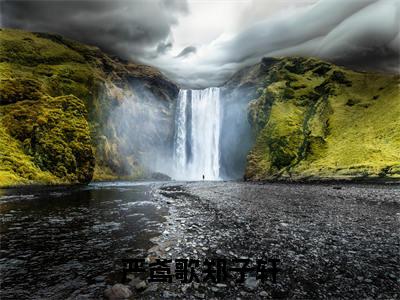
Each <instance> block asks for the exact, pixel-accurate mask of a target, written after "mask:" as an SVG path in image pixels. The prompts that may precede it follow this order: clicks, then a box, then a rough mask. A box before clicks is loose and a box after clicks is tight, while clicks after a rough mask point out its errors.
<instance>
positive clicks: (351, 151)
mask: <svg viewBox="0 0 400 300" xmlns="http://www.w3.org/2000/svg"><path fill="white" fill-rule="evenodd" d="M261 64H264V65H266V67H267V69H268V70H267V71H266V72H264V74H261V76H259V77H258V79H257V80H256V82H257V83H258V84H259V86H261V87H260V88H258V90H257V92H256V97H255V98H256V99H255V100H253V101H251V102H250V104H249V109H248V118H249V122H250V123H251V126H252V128H253V130H254V132H255V136H256V139H255V144H254V146H253V148H252V150H251V151H250V153H249V155H248V156H247V166H246V172H245V179H247V180H268V179H312V178H318V179H321V178H323V179H326V178H335V179H341V178H354V177H362V178H365V177H391V178H399V177H400V130H398V128H399V126H400V94H399V83H400V81H399V76H398V75H387V74H372V73H359V72H353V71H350V70H347V69H344V68H341V67H338V66H335V65H332V64H329V63H326V62H323V61H320V60H316V59H312V58H308V59H306V58H296V57H295V58H284V59H264V60H263V62H262V63H261ZM252 70H254V69H252ZM239 77H240V78H246V77H249V75H248V72H247V73H246V72H245V73H244V74H241V75H240V76H239ZM239 81H240V80H239ZM253 86H254V87H255V88H256V85H255V84H254V85H253ZM253 89H254V88H253Z"/></svg>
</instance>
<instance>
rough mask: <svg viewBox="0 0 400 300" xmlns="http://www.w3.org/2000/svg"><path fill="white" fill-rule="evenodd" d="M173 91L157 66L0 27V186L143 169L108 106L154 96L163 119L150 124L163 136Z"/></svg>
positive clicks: (162, 138) (169, 128) (79, 180)
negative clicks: (137, 62)
mask: <svg viewBox="0 0 400 300" xmlns="http://www.w3.org/2000/svg"><path fill="white" fill-rule="evenodd" d="M177 93H178V88H177V86H176V85H175V84H174V83H172V82H171V81H169V80H168V79H166V78H165V77H164V76H163V75H162V74H161V73H160V72H159V71H157V70H156V69H154V68H151V67H148V66H143V65H138V64H134V63H128V62H125V61H122V60H120V59H118V58H115V57H112V56H109V55H107V54H105V53H103V52H102V51H100V50H99V49H98V48H96V47H91V46H87V45H83V44H80V43H77V42H75V41H71V40H68V39H65V38H63V37H61V36H59V35H52V34H44V33H30V32H25V31H21V30H11V29H0V186H8V185H15V184H24V183H47V184H51V183H57V184H60V183H87V182H89V181H90V180H92V179H98V180H101V179H114V178H121V177H130V178H137V177H140V176H143V174H144V173H145V172H146V170H145V169H144V168H143V166H142V165H141V163H140V161H139V159H138V156H140V153H139V152H140V151H141V149H138V148H137V147H136V148H135V147H134V146H132V145H126V141H125V139H124V138H123V136H121V132H120V130H118V129H119V127H118V126H119V124H118V119H117V118H115V117H113V115H112V113H113V111H115V110H116V109H119V107H121V106H122V105H123V103H124V102H126V101H128V100H127V99H130V100H129V101H132V103H137V102H138V101H139V100H140V101H143V102H146V101H157V105H156V106H155V108H154V109H155V110H156V113H157V114H158V115H159V116H160V118H161V119H160V123H161V124H160V126H159V127H158V126H154V127H152V128H150V129H149V131H150V133H151V134H152V135H153V136H157V137H158V138H159V140H160V141H159V142H160V143H163V142H167V141H169V140H170V136H171V135H172V134H173V124H172V121H171V120H172V119H173V118H171V115H172V114H173V111H174V101H172V100H173V99H175V97H176V95H177ZM154 99H156V100H154ZM135 101H136V102H135ZM158 115H157V116H158ZM130 129H132V128H130ZM130 134H137V135H138V134H141V133H140V132H137V133H135V132H131V133H130ZM145 134H147V135H149V132H145ZM148 143H150V144H155V145H157V143H155V142H154V140H150V141H149V142H148Z"/></svg>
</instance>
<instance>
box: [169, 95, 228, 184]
mask: <svg viewBox="0 0 400 300" xmlns="http://www.w3.org/2000/svg"><path fill="white" fill-rule="evenodd" d="M220 123H221V106H220V90H219V88H215V87H213V88H207V89H204V90H181V91H180V92H179V96H178V103H177V108H176V118H175V140H174V162H175V171H174V174H175V175H174V177H175V179H180V180H201V179H202V176H203V175H204V176H205V179H206V180H218V179H220V177H219V172H220V150H219V138H220Z"/></svg>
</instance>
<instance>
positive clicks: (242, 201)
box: [128, 182, 400, 299]
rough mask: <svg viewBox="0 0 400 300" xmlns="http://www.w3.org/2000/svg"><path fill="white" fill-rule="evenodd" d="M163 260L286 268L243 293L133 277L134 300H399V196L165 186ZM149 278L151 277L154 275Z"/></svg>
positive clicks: (151, 255)
mask: <svg viewBox="0 0 400 300" xmlns="http://www.w3.org/2000/svg"><path fill="white" fill-rule="evenodd" d="M157 194H158V196H157V199H158V201H160V203H163V205H167V206H168V207H169V216H168V217H167V222H165V223H164V225H163V229H162V231H163V233H162V235H161V236H159V237H156V238H154V239H153V240H152V241H153V242H155V243H156V245H155V246H154V247H152V248H151V249H149V251H148V255H147V258H146V261H147V262H149V263H151V262H154V261H155V260H156V258H160V257H161V258H169V259H178V258H190V259H197V260H200V262H202V261H204V260H205V259H210V258H226V259H227V260H232V259H237V258H242V259H247V258H249V259H251V260H255V259H256V258H259V257H269V258H278V259H279V260H280V263H279V268H280V269H281V271H280V272H278V274H277V280H276V283H273V282H272V278H269V279H267V280H263V281H261V280H259V279H257V278H256V274H255V273H254V272H253V273H252V272H249V274H247V278H246V280H245V282H244V283H237V282H236V281H235V278H234V277H232V278H230V279H229V278H228V279H227V280H226V281H225V282H220V283H212V282H210V281H208V282H207V283H204V282H202V280H200V281H201V282H200V283H196V282H192V283H188V284H182V283H180V282H179V281H178V282H176V281H175V282H173V283H149V282H148V281H146V280H143V279H144V277H141V276H142V275H138V274H137V273H134V274H130V275H128V276H129V278H130V279H131V282H130V285H131V288H132V291H133V296H132V297H133V298H143V299H160V298H178V299H180V298H186V299H221V298H223V299H263V298H274V299H276V298H297V299H316V298H318V299H328V298H340V299H342V298H344V299H349V298H351V299H398V298H399V297H400V293H399V290H400V267H399V265H400V264H399V253H400V246H399V241H400V237H399V232H400V231H399V229H400V188H399V186H398V185H397V186H395V185H376V186H374V185H361V184H359V185H354V184H281V183H271V184H265V185H258V184H249V183H235V182H213V183H208V182H199V183H182V184H167V185H164V186H162V187H159V188H158V191H157ZM147 276H148V274H147Z"/></svg>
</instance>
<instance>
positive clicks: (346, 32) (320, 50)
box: [0, 0, 400, 87]
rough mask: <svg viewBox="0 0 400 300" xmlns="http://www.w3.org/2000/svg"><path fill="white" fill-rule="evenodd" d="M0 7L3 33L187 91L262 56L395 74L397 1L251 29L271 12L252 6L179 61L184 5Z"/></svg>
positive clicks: (170, 1) (331, 6) (338, 6)
mask: <svg viewBox="0 0 400 300" xmlns="http://www.w3.org/2000/svg"><path fill="white" fill-rule="evenodd" d="M0 1H1V0H0ZM0 3H1V11H0V12H1V18H2V19H1V24H2V26H5V27H17V28H23V29H27V30H31V31H47V32H56V33H60V34H63V35H65V36H68V37H71V38H74V39H77V40H80V41H82V42H85V43H88V44H94V45H98V46H99V47H101V48H102V49H103V50H106V51H108V52H111V53H114V54H118V55H120V56H122V57H124V58H130V59H136V60H140V61H142V62H145V63H147V64H151V65H154V66H156V67H159V68H161V69H162V70H163V71H164V72H165V73H166V74H167V75H168V76H170V77H171V78H173V79H175V80H176V81H177V82H179V83H181V84H182V85H183V86H185V87H205V86H215V85H218V84H221V83H223V82H224V81H225V80H226V79H227V78H228V77H229V76H230V75H232V74H233V73H234V72H235V71H237V70H238V69H239V68H241V67H243V66H246V65H251V64H254V63H256V62H258V61H259V60H260V59H261V58H262V57H263V56H289V55H301V56H314V57H320V58H322V59H325V60H328V61H331V62H334V63H338V64H342V65H345V66H349V67H354V68H357V69H374V70H381V71H390V72H393V71H396V72H398V71H399V64H400V33H399V31H400V30H399V27H400V24H399V23H400V0H320V1H318V2H317V3H316V4H314V5H312V6H308V7H301V8H296V9H295V10H292V11H289V12H286V13H284V14H282V13H278V14H275V15H273V14H271V15H268V17H267V18H266V19H265V20H262V21H259V22H257V23H255V24H252V23H251V22H250V21H248V20H251V19H258V20H260V19H259V17H258V18H255V14H256V13H257V7H265V6H266V5H268V1H266V0H253V2H252V3H253V7H251V9H250V10H249V13H248V14H247V15H246V22H245V24H251V25H250V26H248V27H247V26H246V27H245V26H243V28H240V26H238V27H239V28H240V29H239V30H237V31H236V33H231V35H230V38H226V37H224V38H221V39H216V40H214V41H213V42H212V43H210V44H208V45H204V44H203V45H201V44H198V41H196V40H193V43H195V44H196V46H197V48H194V47H187V48H185V49H183V50H182V51H181V53H180V54H178V59H176V56H175V55H176V52H175V54H172V52H174V51H169V50H172V49H173V44H172V43H173V36H172V35H171V27H172V26H174V25H176V24H177V23H178V21H179V17H181V16H182V15H185V14H187V13H189V7H188V4H187V2H186V1H183V0H146V1H145V0H131V1H128V0H114V1H99V0H85V1H66V0H58V1H50V0H46V1H45V0H32V1H26V0H23V1H8V0H3V1H1V2H0ZM289 4H290V2H288V6H289ZM257 5H258V6H257ZM210 9H212V2H210ZM252 14H254V15H252ZM253 17H254V18H253ZM205 21H206V20H205ZM193 35H194V36H196V32H194V33H193ZM189 54H190V55H189Z"/></svg>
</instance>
